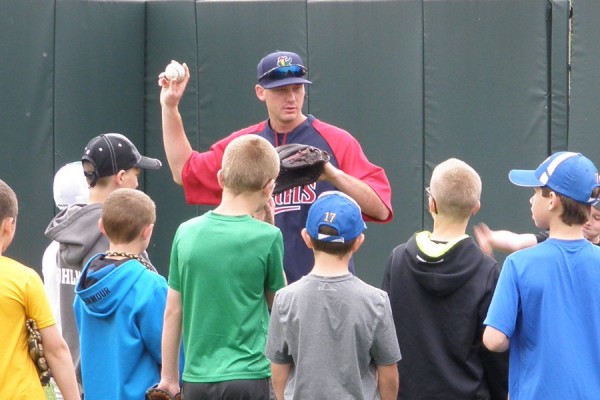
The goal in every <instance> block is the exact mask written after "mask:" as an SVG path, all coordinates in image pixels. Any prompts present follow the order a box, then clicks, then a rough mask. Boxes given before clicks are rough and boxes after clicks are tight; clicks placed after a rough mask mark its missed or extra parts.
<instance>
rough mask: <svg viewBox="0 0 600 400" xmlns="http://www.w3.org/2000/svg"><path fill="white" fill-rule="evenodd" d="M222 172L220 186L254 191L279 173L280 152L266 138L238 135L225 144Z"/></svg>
mask: <svg viewBox="0 0 600 400" xmlns="http://www.w3.org/2000/svg"><path fill="white" fill-rule="evenodd" d="M221 174H222V181H223V186H224V187H225V188H227V189H229V190H231V191H232V192H233V193H234V194H235V195H239V194H242V193H252V192H257V191H260V190H262V189H263V188H264V187H265V185H267V184H268V183H269V181H270V180H272V179H275V178H276V177H277V175H278V174H279V156H278V155H277V151H276V150H275V147H273V145H272V144H271V143H270V142H269V141H268V140H267V139H265V138H263V137H261V136H258V135H254V134H248V135H243V136H239V137H237V138H235V139H233V140H232V141H231V142H230V143H229V144H228V145H227V147H226V148H225V153H224V154H223V163H222V165H221Z"/></svg>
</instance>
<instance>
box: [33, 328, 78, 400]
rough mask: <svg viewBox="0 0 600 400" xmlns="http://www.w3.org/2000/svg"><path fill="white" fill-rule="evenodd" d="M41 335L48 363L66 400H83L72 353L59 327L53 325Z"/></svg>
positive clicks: (43, 330)
mask: <svg viewBox="0 0 600 400" xmlns="http://www.w3.org/2000/svg"><path fill="white" fill-rule="evenodd" d="M40 333H41V335H42V344H43V345H44V353H45V356H46V361H47V362H48V366H49V367H50V370H51V371H52V376H53V377H54V380H55V381H56V384H57V385H58V388H59V389H60V392H61V393H62V395H63V398H64V400H75V399H77V400H79V399H81V395H80V394H79V385H78V384H77V379H76V377H75V368H74V367H73V361H72V359H71V352H70V351H69V348H68V347H67V344H66V343H65V341H64V340H63V338H62V336H61V335H60V332H59V330H58V327H57V326H56V325H53V326H51V327H48V328H45V329H42V330H41V331H40Z"/></svg>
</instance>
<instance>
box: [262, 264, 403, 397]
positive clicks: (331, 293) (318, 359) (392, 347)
mask: <svg viewBox="0 0 600 400" xmlns="http://www.w3.org/2000/svg"><path fill="white" fill-rule="evenodd" d="M274 304H275V306H274V308H273V310H272V312H271V318H272V319H276V320H277V321H273V322H274V323H273V324H272V325H271V329H272V330H271V331H270V332H269V347H268V348H267V357H269V359H271V361H273V362H275V363H282V364H287V363H291V362H292V361H293V362H294V364H295V365H294V368H293V369H292V371H291V373H290V377H289V380H288V382H289V383H288V385H287V386H286V392H285V398H286V399H288V398H289V399H350V398H352V399H376V398H378V396H379V395H378V393H377V390H378V388H377V376H376V372H377V368H376V367H377V365H389V364H394V363H395V362H396V361H397V360H398V358H399V356H400V353H399V351H398V347H397V341H396V338H395V331H394V326H393V321H392V319H391V310H390V306H389V302H388V300H387V295H386V293H385V292H384V291H382V290H380V289H377V288H374V287H372V286H370V285H368V284H366V283H365V282H363V281H361V280H360V279H359V278H357V277H355V276H353V275H351V274H347V275H343V276H335V277H322V276H317V275H314V274H309V275H307V276H305V277H303V278H301V279H300V280H299V281H297V282H294V283H293V284H291V285H289V286H287V287H285V288H283V289H281V290H280V291H279V292H277V294H276V301H275V303H274ZM288 352H289V354H288ZM298 371H301V374H296V372H298Z"/></svg>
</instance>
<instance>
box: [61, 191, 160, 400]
mask: <svg viewBox="0 0 600 400" xmlns="http://www.w3.org/2000/svg"><path fill="white" fill-rule="evenodd" d="M155 221H156V211H155V205H154V202H153V201H152V200H151V199H150V198H149V197H148V196H147V195H146V194H144V193H142V192H140V191H137V190H134V189H117V190H115V191H113V192H112V193H111V194H110V195H108V197H107V198H106V201H105V203H104V204H103V207H102V219H101V222H100V227H101V230H102V232H103V233H104V234H105V235H106V236H107V237H108V238H109V249H108V251H107V252H105V253H104V254H102V253H101V254H97V255H96V256H94V257H93V258H92V259H91V260H90V261H89V262H88V263H87V264H86V266H85V267H84V268H83V271H82V273H81V277H80V279H79V281H78V283H77V286H76V287H75V302H74V304H73V310H74V315H75V319H76V321H77V328H78V330H79V339H80V344H81V372H82V378H83V380H82V382H83V388H84V391H85V398H86V399H91V400H94V399H98V400H103V399H113V398H119V399H128V398H131V399H133V398H141V397H143V395H144V392H145V391H146V389H147V388H148V387H150V386H152V385H153V384H155V383H156V382H157V381H158V379H159V377H160V366H161V363H162V359H161V352H160V345H161V339H162V327H163V314H164V309H165V306H166V300H167V282H166V280H165V278H164V277H162V276H160V275H159V274H157V273H155V272H153V271H151V270H150V265H149V264H148V263H147V262H146V261H145V260H144V259H142V258H141V257H140V253H142V252H143V251H144V250H145V249H146V248H147V246H148V243H149V241H150V238H151V236H152V231H153V228H154V223H155Z"/></svg>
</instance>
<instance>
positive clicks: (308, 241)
mask: <svg viewBox="0 0 600 400" xmlns="http://www.w3.org/2000/svg"><path fill="white" fill-rule="evenodd" d="M300 234H301V235H302V239H303V240H304V243H306V247H308V248H309V249H312V248H313V242H312V238H311V237H310V235H309V234H308V231H307V230H306V228H302V232H300Z"/></svg>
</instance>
